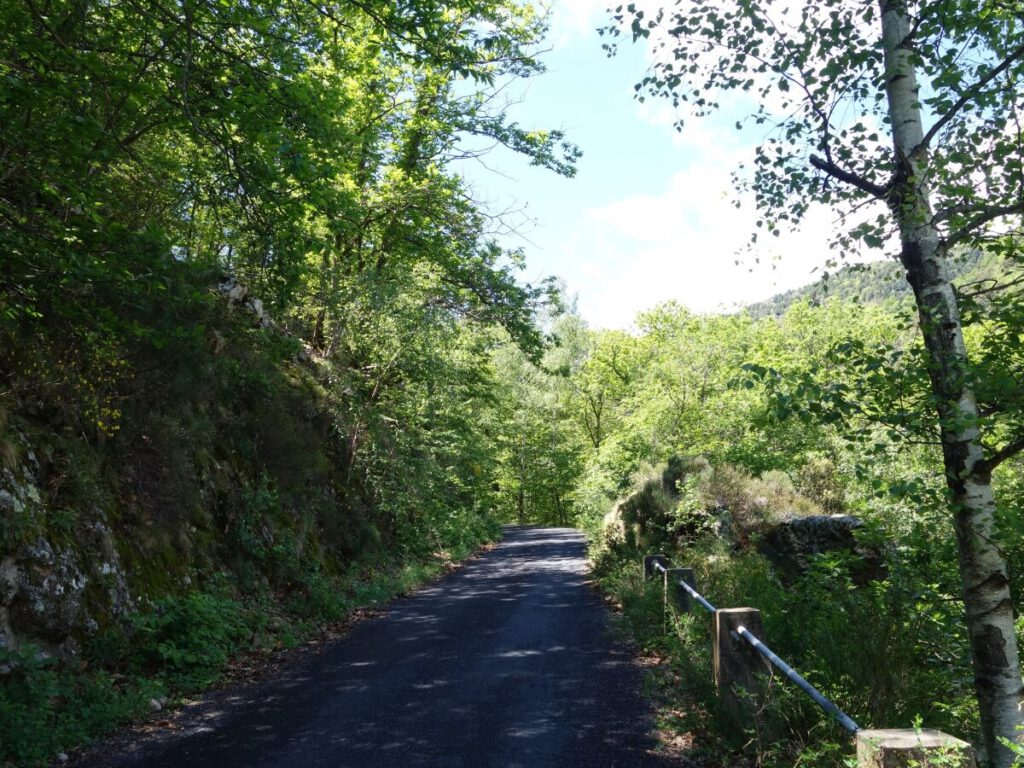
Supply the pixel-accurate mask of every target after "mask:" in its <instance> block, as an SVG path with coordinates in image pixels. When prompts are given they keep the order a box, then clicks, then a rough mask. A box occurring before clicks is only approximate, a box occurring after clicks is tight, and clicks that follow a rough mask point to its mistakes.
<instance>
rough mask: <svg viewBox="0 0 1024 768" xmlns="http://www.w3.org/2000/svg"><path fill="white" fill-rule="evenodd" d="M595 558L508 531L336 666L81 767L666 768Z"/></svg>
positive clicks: (570, 539)
mask: <svg viewBox="0 0 1024 768" xmlns="http://www.w3.org/2000/svg"><path fill="white" fill-rule="evenodd" d="M585 556H586V546H585V543H584V540H583V537H582V536H581V535H580V534H579V533H578V532H577V531H573V530H569V529H564V528H518V527H512V528H508V529H507V530H506V534H505V538H504V540H503V541H502V543H501V544H500V545H499V546H498V547H496V548H495V549H494V550H492V551H490V552H488V553H486V554H485V555H483V556H482V557H480V558H478V559H476V560H474V561H472V562H470V563H469V564H468V565H467V566H466V567H465V568H463V569H462V570H460V571H458V572H456V573H454V574H452V575H450V576H448V577H446V578H445V579H443V580H442V581H440V582H438V583H437V584H435V585H433V586H431V587H429V588H427V589H424V590H422V591H420V592H417V593H416V594H415V595H413V596H412V597H409V598H405V599H401V600H398V601H396V602H394V603H392V604H391V605H390V606H389V608H388V611H387V614H386V615H385V616H382V617H380V618H376V619H372V620H369V621H366V622H365V623H362V624H360V625H358V626H357V628H356V629H355V630H354V631H353V632H352V634H351V635H350V636H349V637H347V638H345V639H343V640H340V641H337V642H336V643H334V644H333V645H331V646H328V647H327V648H326V649H325V650H324V652H323V653H322V654H319V655H316V656H312V657H310V658H308V659H305V660H303V661H302V662H300V663H298V664H296V665H294V666H292V667H289V668H287V669H285V670H283V671H282V672H281V673H279V674H278V675H275V676H274V677H273V679H270V680H266V681H264V682H261V683H258V684H253V685H248V686H243V687H240V688H238V689H236V690H234V691H223V692H220V693H219V694H216V695H215V696H214V699H213V702H214V703H213V704H211V703H210V702H206V703H205V704H200V705H197V706H199V707H200V709H201V714H200V715H199V716H194V717H186V718H184V721H185V722H186V726H185V727H184V728H182V729H181V730H180V731H177V732H174V731H171V732H165V733H163V734H161V735H159V736H157V737H148V738H143V739H142V740H140V741H138V742H136V743H134V744H130V745H128V746H127V747H120V748H118V750H117V752H116V753H114V754H110V752H111V747H110V746H109V745H108V746H107V747H100V748H99V749H98V750H95V751H93V752H92V753H91V756H90V757H87V758H86V759H85V760H84V761H83V762H81V763H79V765H82V766H88V767H89V768H115V767H116V768H122V767H126V766H146V767H147V768H164V767H166V768H170V767H171V766H173V767H174V768H179V767H186V766H187V767H188V768H204V767H206V766H209V767H211V768H242V767H243V766H244V767H245V768H264V767H265V768H270V767H271V766H273V767H275V768H291V767H292V766H294V767H296V768H298V767H299V766H302V767H303V768H313V767H315V766H332V768H338V767H340V766H354V767H356V768H370V767H371V766H395V767H396V768H397V767H399V766H401V768H411V767H413V766H431V767H432V768H435V767H436V768H463V767H465V768H470V767H472V768H484V767H485V766H495V768H542V767H544V766H599V767H609V768H610V767H611V766H616V767H618V766H638V767H642V768H646V767H648V766H651V767H653V766H665V765H667V763H666V762H664V761H663V760H662V758H660V757H657V756H654V755H652V754H650V753H649V750H650V749H651V748H652V747H653V743H652V741H651V739H650V738H649V736H648V732H649V729H650V726H651V723H650V713H649V712H648V710H647V707H646V705H645V703H644V701H643V699H642V698H641V696H640V676H641V672H640V670H639V669H638V668H637V667H636V665H635V664H634V663H633V661H632V659H631V657H630V654H629V652H628V650H626V649H625V648H623V647H621V646H620V645H618V644H617V643H616V642H615V641H613V639H611V638H610V637H609V635H608V632H607V628H608V614H607V611H606V609H605V607H604V606H603V605H602V602H601V600H600V599H599V597H598V596H597V595H596V594H595V593H594V592H593V590H592V589H591V588H590V587H589V586H588V585H587V584H586V583H585V579H586V563H585ZM104 753H106V754H104Z"/></svg>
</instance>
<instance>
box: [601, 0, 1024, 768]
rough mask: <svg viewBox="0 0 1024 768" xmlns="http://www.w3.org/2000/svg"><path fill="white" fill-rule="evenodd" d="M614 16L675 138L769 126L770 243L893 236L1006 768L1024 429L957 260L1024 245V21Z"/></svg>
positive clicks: (937, 15)
mask: <svg viewBox="0 0 1024 768" xmlns="http://www.w3.org/2000/svg"><path fill="white" fill-rule="evenodd" d="M614 18H615V22H616V23H615V24H613V25H612V26H610V27H609V28H608V29H607V30H605V32H606V33H608V34H610V35H611V36H612V37H615V36H617V35H619V34H621V31H622V30H626V29H630V30H631V32H632V37H633V39H634V40H636V39H638V38H647V39H648V40H649V42H650V43H651V45H652V48H653V51H654V63H653V65H652V67H651V69H650V71H649V72H648V73H647V76H646V77H645V78H644V79H643V80H642V82H640V83H638V84H637V86H636V88H637V92H638V95H639V97H640V98H641V99H643V98H645V97H647V96H657V97H663V98H667V99H669V100H670V101H671V102H672V104H673V105H675V106H676V107H683V108H684V109H683V110H681V112H682V114H683V118H682V120H681V121H680V125H679V127H680V129H685V122H686V120H688V119H690V118H691V117H698V118H700V117H706V116H708V115H709V114H711V113H713V112H716V111H719V112H724V111H728V112H729V113H730V115H731V114H732V113H733V112H734V111H735V110H736V109H737V108H741V109H742V108H743V107H744V105H747V108H746V109H743V113H742V115H741V119H740V120H739V122H738V123H737V127H742V126H744V125H753V126H754V127H757V126H760V127H761V130H762V131H763V143H762V144H761V146H760V147H759V148H758V149H757V151H756V155H755V158H754V163H753V168H752V170H751V171H750V172H749V173H747V172H744V171H742V170H741V171H740V172H739V173H738V174H737V177H736V178H737V180H738V183H739V186H740V188H741V190H745V191H747V192H749V193H752V194H753V197H754V199H755V200H756V205H757V211H758V221H757V225H758V230H757V231H758V232H765V231H767V232H770V233H774V234H777V233H778V232H779V230H780V229H781V228H783V227H786V226H792V225H795V224H797V223H798V222H799V221H800V220H801V219H802V218H803V216H804V215H805V214H806V213H807V211H808V209H809V207H810V206H811V205H812V204H815V203H820V204H825V205H829V206H833V207H834V208H835V209H836V211H837V212H838V213H839V215H840V217H842V221H843V222H844V224H845V226H844V227H842V228H841V231H839V232H838V233H837V235H836V241H837V245H839V246H840V247H850V246H852V245H854V244H857V243H858V242H859V243H860V244H863V245H866V246H868V247H874V248H879V247H884V244H885V242H886V241H887V240H888V238H889V237H890V236H898V240H899V243H900V245H899V253H898V257H899V260H900V261H901V263H902V265H903V267H904V269H905V271H906V279H907V281H908V282H909V284H910V286H911V288H912V290H913V294H914V297H915V300H916V305H917V310H918V317H919V326H920V332H921V335H922V338H923V341H924V345H925V348H926V350H927V355H926V357H927V365H928V373H929V378H930V384H931V394H932V407H933V412H934V417H935V422H934V423H935V431H936V435H937V437H938V439H939V440H940V441H941V446H942V454H943V462H944V467H945V476H946V484H947V486H948V489H949V494H948V497H949V509H950V515H951V518H952V524H953V527H954V529H955V532H956V537H957V544H958V550H959V564H960V576H961V582H962V588H963V589H962V593H963V600H964V606H965V609H966V621H967V624H968V629H969V634H970V638H971V651H972V661H973V666H974V677H975V688H976V691H977V697H978V702H979V709H980V719H981V723H980V725H981V734H982V744H981V745H980V748H981V750H982V752H983V759H984V760H985V761H986V763H987V764H988V765H991V766H1008V765H1010V763H1011V762H1012V759H1013V757H1012V754H1011V751H1010V750H1009V749H1008V748H1007V747H1005V746H1003V745H1002V743H1001V740H1002V739H1007V740H1017V741H1018V743H1019V742H1020V739H1021V734H1020V731H1019V730H1018V728H1019V726H1020V725H1021V724H1022V714H1021V696H1022V686H1021V674H1020V667H1019V657H1018V648H1017V642H1016V638H1015V635H1014V623H1013V609H1012V604H1011V600H1010V591H1009V583H1008V578H1007V568H1006V560H1005V557H1004V555H1003V553H1002V552H1001V551H1000V549H999V547H998V546H997V544H996V543H995V526H996V524H997V521H996V519H995V509H996V507H995V500H994V498H993V492H992V486H991V476H992V472H993V470H994V469H995V468H996V467H997V466H998V465H999V464H1000V463H1001V462H1003V461H1005V460H1007V459H1008V458H1010V457H1012V456H1014V455H1016V454H1017V453H1019V452H1020V451H1021V450H1022V449H1024V432H1022V431H1021V430H1020V429H1019V428H1017V429H1007V428H1006V424H1007V423H1010V424H1012V423H1014V422H1018V423H1019V420H1018V419H1016V418H1010V419H1004V420H1003V421H1002V422H1000V423H1001V425H1002V426H1001V427H1000V428H999V429H995V428H993V424H994V423H995V420H998V419H999V416H1000V414H999V411H1000V408H999V407H998V406H997V407H996V408H993V409H985V410H982V409H980V408H979V406H978V404H977V403H978V398H977V396H976V394H977V393H976V385H975V382H976V378H975V376H974V375H973V374H972V367H971V360H970V359H969V356H968V354H967V350H966V348H965V345H964V334H963V323H962V319H961V306H960V299H959V297H958V295H957V292H956V290H955V289H954V286H953V285H952V283H951V281H950V272H949V259H950V257H951V254H952V252H953V249H954V248H957V247H963V246H966V245H973V246H981V245H985V246H986V247H989V248H1001V249H1004V250H1006V251H1007V252H1013V251H1014V250H1015V248H1016V247H1017V244H1018V241H1019V238H1020V234H1021V229H1020V222H1021V214H1022V213H1024V183H1022V178H1024V176H1022V173H1024V171H1022V159H1024V157H1022V155H1024V153H1022V135H1024V134H1022V130H1024V114H1022V112H1024V100H1022V97H1021V93H1022V85H1024V83H1022V80H1024V5H1022V4H1021V3H1019V2H1013V1H1012V0H983V2H980V3H976V2H966V0H921V1H916V0H877V2H869V1H868V0H823V2H818V3H807V4H798V3H790V2H779V1H778V0H775V1H774V2H772V1H771V0H735V1H733V2H709V1H707V0H682V1H681V2H678V3H677V4H676V5H674V6H673V7H671V8H670V9H662V10H658V11H656V12H655V13H653V15H650V14H649V12H648V11H646V10H645V9H643V8H640V7H638V6H636V5H632V4H631V5H629V6H627V7H625V8H623V7H622V6H620V7H619V8H618V9H616V12H615V17H614ZM610 47H612V48H613V47H614V46H613V45H612V46H610ZM687 108H688V109H687ZM756 239H757V237H756V233H755V235H754V237H753V241H755V242H756ZM1011 406H1012V403H1011Z"/></svg>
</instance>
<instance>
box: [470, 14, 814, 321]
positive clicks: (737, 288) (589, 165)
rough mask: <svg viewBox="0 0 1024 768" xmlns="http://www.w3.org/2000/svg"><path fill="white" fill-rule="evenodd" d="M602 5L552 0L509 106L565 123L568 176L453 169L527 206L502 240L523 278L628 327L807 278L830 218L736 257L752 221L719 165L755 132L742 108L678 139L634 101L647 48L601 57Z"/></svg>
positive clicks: (741, 150) (668, 119) (492, 162)
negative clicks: (520, 263) (520, 260)
mask: <svg viewBox="0 0 1024 768" xmlns="http://www.w3.org/2000/svg"><path fill="white" fill-rule="evenodd" d="M605 5H606V0H557V2H556V4H555V5H554V7H553V9H552V14H553V15H552V28H551V33H550V35H549V44H550V45H551V47H552V50H551V51H550V52H548V53H546V54H545V55H544V56H543V57H542V58H543V60H544V62H545V63H546V65H547V67H548V72H546V73H545V74H543V75H541V76H539V77H537V78H535V79H533V80H531V81H530V82H529V83H527V84H526V85H525V86H524V87H523V88H521V89H520V92H519V94H518V96H519V101H518V103H516V104H514V105H513V106H512V107H510V111H509V114H510V115H511V117H512V119H514V120H516V121H517V122H519V123H520V124H522V125H524V126H526V127H530V128H561V129H564V130H565V131H566V133H567V134H568V136H569V138H570V139H571V140H572V141H574V142H575V143H576V144H578V145H579V146H580V148H581V149H582V150H583V157H582V159H581V160H580V162H579V166H578V172H577V175H576V177H575V178H573V179H563V178H560V177H558V176H556V175H554V174H553V173H551V172H550V171H544V170H541V169H537V168H531V167H529V166H528V165H527V164H526V163H524V162H523V161H522V159H521V158H517V157H515V156H513V155H512V154H511V153H508V152H498V151H495V152H493V153H491V154H489V155H487V156H486V157H484V158H482V162H476V161H467V162H465V163H463V164H462V167H461V169H460V170H461V171H462V172H463V174H464V175H465V177H466V179H467V181H468V182H469V183H470V185H471V186H472V188H473V190H474V193H475V195H476V197H477V198H478V199H481V200H483V201H485V203H487V204H488V205H489V207H490V208H491V210H505V209H509V208H512V209H520V208H524V206H525V214H526V217H527V218H526V219H525V220H524V219H518V223H517V224H516V227H515V229H516V232H517V233H516V234H509V235H505V236H504V237H503V239H504V242H505V243H506V244H507V245H508V246H510V247H522V248H523V249H524V251H525V253H526V257H527V268H526V270H525V273H524V279H526V280H535V279H537V278H539V277H542V276H545V275H549V274H553V275H557V276H559V277H561V278H562V279H564V280H565V281H566V283H567V287H568V291H569V293H570V295H572V294H575V295H576V296H578V306H579V310H580V312H581V314H582V315H583V317H584V318H585V319H586V320H587V321H588V323H589V324H590V325H591V327H594V328H628V327H629V326H630V324H631V323H632V321H633V320H634V318H635V316H636V314H637V313H638V312H640V311H642V310H645V309H649V308H651V307H653V306H654V305H655V304H657V303H659V302H662V301H668V300H676V301H679V302H680V303H682V304H684V305H686V306H687V307H689V308H690V309H692V310H693V311H695V312H715V311H728V310H731V309H735V308H736V307H737V306H739V305H741V304H743V303H749V302H751V301H757V300H760V299H764V298H768V297H769V296H771V295H773V294H775V293H778V292H779V291H782V290H786V289H788V288H792V287H796V286H799V285H804V284H806V283H809V282H812V281H814V280H815V279H817V277H818V274H817V273H816V272H814V271H813V270H814V268H815V267H817V268H818V269H821V268H824V266H825V261H826V259H827V258H828V253H829V249H828V234H829V232H830V231H831V229H832V227H833V226H834V216H833V215H832V214H831V212H829V211H827V210H823V209H816V208H812V211H811V213H810V215H809V217H808V220H807V221H806V223H805V225H804V226H803V227H802V228H801V231H799V232H785V233H783V235H782V237H781V238H779V239H778V240H775V241H772V242H769V243H766V244H764V245H763V246H761V247H760V248H759V251H758V253H757V254H756V255H753V256H752V255H750V254H743V253H740V251H741V250H742V248H743V246H744V245H745V243H746V241H747V238H748V237H749V234H750V232H751V230H752V228H753V219H754V216H753V210H752V205H751V204H750V202H749V201H741V203H743V205H742V206H741V208H740V209H739V210H737V209H736V208H735V207H734V206H733V201H734V200H735V199H736V195H735V193H734V192H733V191H732V185H731V182H730V171H732V170H734V169H735V168H736V167H737V166H738V164H739V163H740V162H741V161H743V160H744V159H746V158H750V157H752V152H753V148H754V146H756V144H757V142H759V141H760V140H761V137H760V136H758V135H756V134H753V133H751V132H745V133H743V134H741V133H739V132H737V131H736V130H735V128H734V125H735V122H736V118H737V117H738V116H741V115H742V114H743V113H745V112H746V110H743V109H742V105H737V108H736V109H735V110H730V111H727V112H726V113H724V114H721V115H718V116H716V117H714V118H710V119H709V118H704V119H702V120H700V121H689V122H688V123H687V126H686V128H685V129H684V130H683V131H682V133H679V132H677V131H676V130H675V128H674V126H673V122H674V119H675V114H674V113H673V112H672V110H671V107H670V106H669V105H668V104H667V103H661V102H651V101H648V102H647V103H645V104H641V103H640V102H638V101H637V100H636V99H634V90H633V84H634V83H635V82H637V81H638V80H639V79H640V78H641V77H643V75H644V72H645V71H646V69H647V64H648V61H649V58H648V57H649V53H648V51H647V49H646V47H645V46H644V45H642V44H637V45H633V44H631V43H630V42H629V40H628V37H627V38H625V39H622V40H621V43H620V45H619V53H618V55H617V56H616V57H614V58H608V56H607V55H606V53H605V52H604V51H603V50H602V49H601V42H602V38H601V37H599V36H598V34H597V32H596V28H597V27H598V26H601V25H602V24H604V23H606V19H607V14H606V12H605V10H604V8H605ZM510 220H516V217H515V216H513V217H511V219H510ZM782 256H784V258H780V257H782ZM737 258H740V259H741V260H742V263H741V264H740V265H737V264H736V263H735V262H736V260H737ZM755 259H756V261H755Z"/></svg>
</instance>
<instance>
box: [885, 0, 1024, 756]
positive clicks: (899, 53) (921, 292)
mask: <svg viewBox="0 0 1024 768" xmlns="http://www.w3.org/2000/svg"><path fill="white" fill-rule="evenodd" d="M879 5H880V7H881V15H882V42H883V46H884V52H885V70H886V75H885V76H886V95H887V97H888V108H889V119H890V121H891V124H892V133H893V142H894V146H895V163H896V185H895V187H894V190H893V195H892V198H891V199H890V201H889V203H890V206H891V208H892V211H893V214H894V215H895V217H896V220H897V222H898V225H899V231H900V240H901V244H902V253H901V260H902V262H903V266H904V267H905V268H906V270H907V280H908V282H909V283H910V285H911V287H912V288H913V290H914V297H915V299H916V301H917V308H918V316H919V319H920V323H921V333H922V335H923V337H924V343H925V347H926V348H927V351H928V356H929V375H930V377H931V383H932V391H933V393H934V394H935V396H936V400H937V401H938V411H939V413H938V415H939V420H940V424H941V432H942V454H943V461H944V464H945V471H946V481H947V484H948V486H949V489H950V493H951V497H952V512H953V525H954V528H955V530H956V536H957V544H958V550H959V561H960V578H961V583H962V588H963V599H964V606H965V608H966V614H967V627H968V631H969V635H970V643H971V656H972V660H973V664H974V681H975V688H976V690H977V695H978V705H979V710H980V715H981V734H982V743H981V744H980V745H979V747H980V748H981V750H982V752H983V754H982V760H983V761H985V762H986V763H987V764H988V765H990V766H992V767H993V768H1005V767H1007V766H1010V765H1011V763H1012V762H1013V756H1012V754H1011V753H1010V750H1008V749H1007V748H1006V747H1005V746H1002V745H1001V744H1000V742H999V738H1000V737H1002V738H1006V739H1011V740H1017V741H1018V742H1019V741H1020V740H1021V732H1020V731H1018V730H1017V727H1018V726H1019V725H1021V724H1022V723H1024V720H1022V715H1021V696H1022V686H1021V672H1020V665H1019V660H1018V652H1017V642H1016V637H1015V634H1014V626H1013V608H1012V604H1011V602H1010V590H1009V580H1008V579H1007V572H1006V560H1005V558H1004V556H1003V554H1002V552H1000V551H999V548H998V547H997V546H996V544H995V543H994V541H993V522H994V520H993V516H994V510H995V503H994V499H993V496H992V486H991V479H990V477H989V474H990V473H989V471H988V469H987V467H985V465H983V464H982V462H983V460H984V456H983V452H982V446H981V442H980V435H979V432H978V427H977V426H976V424H977V419H978V407H977V404H976V402H975V398H974V392H973V391H972V390H971V388H970V386H969V384H968V383H967V382H966V381H965V379H964V375H963V373H964V370H965V365H966V362H967V350H966V348H965V346H964V339H963V332H962V328H961V324H960V311H959V307H958V305H957V300H956V295H955V293H954V291H953V286H952V284H951V282H950V279H949V272H948V269H947V259H946V251H945V247H944V246H943V243H942V239H941V237H940V235H939V232H938V231H937V230H936V228H935V226H934V225H933V224H932V223H931V222H932V210H931V203H930V200H929V189H928V180H927V160H928V157H927V149H926V148H925V147H923V146H922V144H923V141H924V132H923V130H922V124H921V110H920V105H919V103H918V98H919V95H918V86H917V78H916V73H915V70H914V63H913V60H912V52H911V50H910V49H909V48H908V47H906V43H907V41H908V38H909V35H910V26H909V22H908V18H907V15H906V2H905V0H879Z"/></svg>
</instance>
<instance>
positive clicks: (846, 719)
mask: <svg viewBox="0 0 1024 768" xmlns="http://www.w3.org/2000/svg"><path fill="white" fill-rule="evenodd" d="M653 565H654V570H655V571H657V572H658V573H661V574H665V573H667V572H668V569H667V568H666V567H665V565H664V564H663V563H661V562H655V563H654V564H653ZM677 584H678V585H679V586H680V587H682V588H683V589H684V590H686V592H687V594H689V596H690V597H692V598H693V599H694V600H695V601H697V603H698V604H699V605H700V606H701V607H702V608H703V609H704V610H706V611H707V612H708V613H711V614H714V613H715V611H717V610H718V609H717V608H715V606H713V605H712V604H711V603H710V602H709V601H708V600H707V599H705V597H704V596H703V595H701V594H700V593H699V592H698V591H697V590H696V589H694V588H693V587H691V586H690V585H689V584H687V583H686V582H685V581H683V580H682V579H679V580H678V582H677ZM730 634H731V636H732V638H733V639H734V640H736V641H737V642H738V641H740V640H741V639H742V640H745V641H746V642H747V643H749V644H750V645H751V646H752V647H753V648H754V650H755V651H757V652H758V653H760V654H761V655H762V656H764V657H765V658H766V659H767V660H768V661H769V662H771V664H772V665H774V666H775V667H776V668H777V669H778V670H779V671H781V672H782V674H784V675H785V676H786V677H787V678H788V679H789V680H790V681H792V682H793V683H794V684H795V685H797V686H798V687H799V688H800V690H802V691H803V692H804V693H806V694H807V695H808V696H810V697H811V699H813V700H814V703H815V704H817V705H818V706H819V707H821V708H822V709H823V710H824V711H825V712H827V713H828V714H830V715H831V716H832V717H834V718H835V719H836V721H837V722H838V723H839V725H841V726H842V727H843V728H845V729H846V730H848V731H849V732H850V733H857V732H858V731H859V730H861V727H860V726H859V725H857V723H856V722H855V721H854V720H853V718H852V717H850V716H849V715H848V714H846V713H845V712H843V710H841V709H840V708H839V707H837V706H836V705H835V704H833V703H832V702H831V701H829V700H828V699H827V698H825V696H824V694H822V693H821V691H819V690H818V689H817V688H815V687H814V686H813V685H811V684H810V683H809V682H807V680H806V678H804V676H803V675H801V674H800V673H799V672H797V671H796V670H795V669H793V668H792V667H791V666H789V664H787V663H786V662H784V661H783V660H782V659H781V658H779V657H778V656H777V655H776V654H775V652H774V651H772V649H771V648H769V647H768V646H767V645H765V644H764V643H762V642H761V641H760V640H759V639H758V638H757V637H756V636H755V635H754V634H753V633H752V632H751V631H750V630H748V629H747V628H746V627H743V626H740V627H737V628H736V631H735V632H731V633H730Z"/></svg>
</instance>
